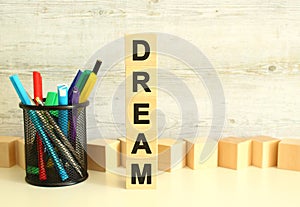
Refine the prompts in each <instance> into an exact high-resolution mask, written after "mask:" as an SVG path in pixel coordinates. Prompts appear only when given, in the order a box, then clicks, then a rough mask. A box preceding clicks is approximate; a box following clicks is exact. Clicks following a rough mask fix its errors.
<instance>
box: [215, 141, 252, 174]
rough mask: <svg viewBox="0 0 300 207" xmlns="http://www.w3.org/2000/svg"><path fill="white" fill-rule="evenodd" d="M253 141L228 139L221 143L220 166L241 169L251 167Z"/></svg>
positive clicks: (219, 149)
mask: <svg viewBox="0 0 300 207" xmlns="http://www.w3.org/2000/svg"><path fill="white" fill-rule="evenodd" d="M251 148H252V141H251V140H250V139H245V138H237V137H227V138H224V139H221V140H220V141H219V148H218V151H219V154H218V165H219V166H220V167H225V168H230V169H235V170H238V169H241V168H245V167H248V166H249V165H251V153H252V149H251Z"/></svg>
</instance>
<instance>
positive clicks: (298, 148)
mask: <svg viewBox="0 0 300 207" xmlns="http://www.w3.org/2000/svg"><path fill="white" fill-rule="evenodd" d="M277 167H278V168H280V169H285V170H296V171H300V139H283V140H281V141H280V142H279V144H278V163H277Z"/></svg>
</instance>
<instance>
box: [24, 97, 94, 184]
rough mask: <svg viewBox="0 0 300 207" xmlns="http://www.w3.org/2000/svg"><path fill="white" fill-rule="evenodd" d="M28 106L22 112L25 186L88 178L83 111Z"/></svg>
mask: <svg viewBox="0 0 300 207" xmlns="http://www.w3.org/2000/svg"><path fill="white" fill-rule="evenodd" d="M88 104H89V102H84V103H81V104H77V105H72V106H29V105H24V104H21V103H20V104H19V106H20V108H22V109H23V119H24V137H25V161H26V178H25V180H26V182H27V183H29V184H31V185H35V186H43V187H60V186H69V185H74V184H77V183H80V182H82V181H84V180H86V179H87V178H88V173H87V153H86V149H87V138H86V107H87V106H88Z"/></svg>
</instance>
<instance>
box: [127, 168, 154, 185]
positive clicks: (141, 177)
mask: <svg viewBox="0 0 300 207" xmlns="http://www.w3.org/2000/svg"><path fill="white" fill-rule="evenodd" d="M146 175H147V184H151V164H144V169H143V174H141V171H140V168H139V165H138V164H131V184H136V177H137V178H138V180H139V184H144V182H145V177H146Z"/></svg>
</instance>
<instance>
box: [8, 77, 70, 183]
mask: <svg viewBox="0 0 300 207" xmlns="http://www.w3.org/2000/svg"><path fill="white" fill-rule="evenodd" d="M9 79H10V81H11V83H12V84H13V86H14V88H15V90H16V92H17V94H18V96H19V98H20V99H21V102H22V104H25V105H32V104H31V100H30V98H29V96H28V95H27V93H26V90H25V89H24V87H23V85H22V83H21V81H20V79H19V77H18V75H12V76H10V77H9ZM28 115H29V118H30V120H31V122H32V123H33V125H34V127H35V129H36V130H37V132H38V133H39V135H40V137H41V138H42V141H43V145H44V146H45V147H46V149H47V152H48V153H49V154H50V157H51V158H52V160H53V162H54V165H55V168H56V170H57V171H58V173H59V175H60V178H61V180H62V181H65V180H67V179H68V178H69V176H68V174H67V172H66V170H65V169H64V167H63V165H62V163H61V161H60V159H59V157H58V156H57V154H56V152H55V150H54V147H53V145H52V143H51V141H50V140H49V138H48V136H47V133H46V132H45V131H44V129H43V127H42V123H41V120H40V117H39V114H37V113H36V112H35V111H33V110H28Z"/></svg>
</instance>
